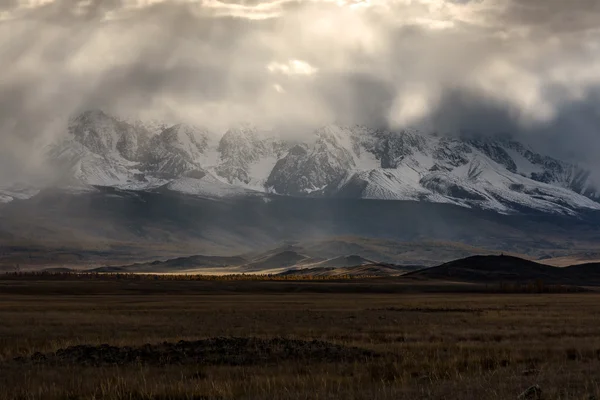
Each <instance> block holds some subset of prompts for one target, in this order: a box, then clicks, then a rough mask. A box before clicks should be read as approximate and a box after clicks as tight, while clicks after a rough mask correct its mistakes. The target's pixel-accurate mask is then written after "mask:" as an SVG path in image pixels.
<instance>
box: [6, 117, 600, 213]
mask: <svg viewBox="0 0 600 400" xmlns="http://www.w3.org/2000/svg"><path fill="white" fill-rule="evenodd" d="M156 126H158V125H156V124H154V125H152V127H148V128H147V127H145V126H144V124H143V123H135V124H132V123H129V122H125V121H122V120H119V119H117V118H115V117H113V116H110V115H108V114H106V113H104V112H102V111H97V110H94V111H88V112H84V113H82V114H81V115H78V116H77V117H75V118H73V119H72V120H71V121H70V123H69V129H68V131H69V132H68V135H66V137H64V138H62V139H61V140H59V141H57V142H56V143H54V144H52V145H50V146H49V147H48V148H47V151H46V154H47V156H48V161H49V162H50V163H52V164H53V165H54V166H59V167H60V171H61V174H62V177H63V178H64V179H63V181H65V182H68V183H69V184H76V185H83V186H86V185H93V186H108V187H115V188H120V189H127V190H157V189H159V188H164V189H166V190H173V191H179V192H184V193H187V194H192V195H194V194H195V195H199V196H206V197H224V196H239V195H249V194H253V195H262V196H267V195H270V194H276V195H286V196H312V197H318V196H320V197H336V198H365V199H388V200H413V201H428V202H436V203H450V204H456V205H460V206H465V207H475V208H482V209H491V210H495V211H498V212H501V213H511V212H518V211H523V210H534V211H541V212H548V213H560V214H576V213H577V212H578V210H581V209H600V203H598V200H599V199H600V192H599V191H598V189H597V188H596V186H595V185H594V184H593V182H592V180H591V179H590V171H588V170H587V169H585V168H583V167H580V166H577V165H574V164H572V163H568V162H564V161H561V160H557V159H555V158H552V157H549V156H546V155H542V154H539V153H537V152H535V150H533V149H531V148H529V147H527V146H525V145H523V144H522V143H519V142H517V141H514V140H512V139H510V138H507V137H497V136H494V137H491V136H482V137H453V136H448V135H437V134H434V133H425V132H419V131H417V130H400V131H386V130H378V129H371V128H368V127H361V126H353V127H345V126H337V125H329V126H324V127H321V128H318V129H316V130H315V131H312V132H307V133H306V135H303V136H302V138H301V139H296V140H286V139H283V138H284V137H285V135H280V134H278V133H277V132H269V131H262V130H260V129H259V128H256V127H253V126H250V125H245V126H241V127H237V128H233V129H230V130H228V131H227V132H225V133H224V134H223V135H217V134H215V133H213V132H210V131H209V130H207V129H205V128H201V127H195V126H189V125H185V124H177V125H164V126H161V127H159V128H156ZM3 199H8V196H5V197H3ZM7 201H8V200H7Z"/></svg>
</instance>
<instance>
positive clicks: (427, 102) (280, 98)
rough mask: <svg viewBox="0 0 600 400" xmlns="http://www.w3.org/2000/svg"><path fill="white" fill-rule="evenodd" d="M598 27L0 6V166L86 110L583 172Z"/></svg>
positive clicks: (522, 16) (92, 4)
mask: <svg viewBox="0 0 600 400" xmlns="http://www.w3.org/2000/svg"><path fill="white" fill-rule="evenodd" d="M599 21H600V2H598V1H597V0H570V1H565V0H387V1H385V0H363V1H360V0H337V1H334V0H221V1H219V0H182V1H177V0H82V1H79V0H0V69H1V71H2V74H1V75H0V148H1V150H0V160H2V161H0V167H1V169H2V170H3V171H5V172H4V173H5V174H6V173H7V172H6V171H12V170H13V169H14V165H19V163H23V160H24V159H25V158H27V156H26V154H27V153H28V149H30V148H31V147H32V144H31V143H32V141H33V140H34V139H36V138H40V137H48V136H53V135H57V134H59V133H60V132H63V131H64V123H65V121H66V119H67V118H68V116H69V115H72V114H73V113H76V112H78V111H79V110H83V109H88V108H92V107H99V108H103V109H105V110H106V111H111V112H118V113H121V114H126V115H136V116H139V117H141V118H167V119H177V120H185V121H189V122H194V123H201V124H204V125H207V126H210V127H213V128H217V129H220V128H223V127H226V126H228V125H231V124H236V123H239V122H240V121H250V122H254V123H258V124H268V125H275V126H278V125H281V124H285V125H286V126H293V125H314V124H321V123H328V122H332V121H340V122H344V123H355V122H356V123H365V124H371V125H379V126H392V127H402V126H426V127H428V128H429V129H436V130H440V131H448V132H456V131H461V130H474V131H477V132H481V133H495V132H499V131H503V132H511V133H513V134H515V135H522V136H523V137H526V138H527V140H533V141H537V142H539V144H540V145H541V146H546V147H549V149H550V151H554V152H559V153H562V154H564V155H565V156H566V157H567V156H568V157H572V158H575V159H581V160H585V161H586V162H593V161H594V160H595V159H596V158H597V157H596V154H598V151H600V108H599V106H600V23H599ZM30 161H31V160H30ZM11 166H12V167H11ZM32 168H33V167H32Z"/></svg>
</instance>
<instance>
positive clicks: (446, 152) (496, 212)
mask: <svg viewBox="0 0 600 400" xmlns="http://www.w3.org/2000/svg"><path fill="white" fill-rule="evenodd" d="M43 154H45V161H46V163H47V165H48V170H50V171H52V172H54V173H55V174H53V176H56V179H54V180H52V181H48V182H46V184H45V185H37V186H36V185H31V184H25V183H18V184H12V185H10V186H4V187H1V188H0V256H2V257H1V258H2V260H5V261H2V264H4V265H7V266H8V267H10V268H12V267H13V266H14V265H16V264H19V265H32V266H35V265H63V264H65V262H66V264H69V265H75V264H81V263H83V264H86V263H87V265H89V266H90V267H91V266H98V265H99V264H100V265H125V264H126V263H131V262H146V261H148V260H156V259H176V258H178V257H184V256H189V255H190V254H192V255H193V254H205V255H207V256H226V257H229V256H234V255H239V254H245V253H248V252H252V251H255V250H261V251H265V250H267V249H272V248H275V247H277V246H280V245H281V243H282V242H284V241H296V242H302V243H307V242H314V243H328V245H327V246H325V245H321V244H319V245H314V246H317V247H320V248H322V249H325V248H327V251H323V252H321V251H317V252H314V253H311V252H308V253H306V252H301V254H310V257H311V258H323V259H324V260H331V259H336V258H338V257H346V256H349V255H357V256H360V257H364V258H365V259H369V260H377V261H378V262H384V263H389V264H402V265H426V266H430V265H436V264H438V263H440V262H443V261H447V260H450V259H453V258H457V257H461V256H468V255H472V254H489V253H493V252H496V251H505V252H510V253H512V254H520V255H526V256H527V257H530V258H533V259H537V258H541V257H544V258H553V257H567V258H569V257H574V256H577V255H578V254H579V255H581V254H596V253H597V252H598V245H597V243H599V242H600V233H599V232H600V231H599V230H598V226H599V225H600V212H598V211H599V210H600V202H599V201H600V197H599V196H600V194H599V192H598V190H597V188H596V186H595V185H594V181H593V179H592V176H591V172H590V170H589V169H586V168H585V167H583V166H578V165H575V164H573V163H569V162H566V161H561V160H558V159H556V158H552V157H550V156H547V155H542V154H540V153H539V152H536V151H535V150H534V149H532V148H531V147H528V146H526V145H524V144H522V143H519V142H517V141H515V140H512V139H510V138H508V137H506V136H479V137H476V136H473V135H471V136H450V135H441V134H436V133H426V132H419V131H416V130H415V131H411V130H401V131H390V130H381V129H372V128H368V127H361V126H352V127H348V126H338V125H328V126H324V127H320V128H317V129H314V130H307V131H306V132H305V133H304V134H296V135H294V136H293V137H290V136H289V135H286V134H285V133H282V132H275V131H272V130H266V129H261V128H258V127H255V126H251V125H243V126H238V127H236V128H232V129H229V130H226V131H225V132H223V133H216V132H211V131H210V130H208V129H205V128H201V127H195V126H190V125H186V124H166V123H155V122H152V123H144V122H140V121H127V120H122V119H118V118H116V117H114V116H111V115H108V114H106V113H104V112H102V111H98V110H94V111H87V112H84V113H82V114H80V115H78V116H76V117H74V118H72V119H71V120H70V121H69V124H68V131H67V132H65V135H64V136H62V137H60V138H58V139H57V140H55V141H54V142H52V143H50V144H48V145H46V146H45V147H44V148H43ZM348 237H353V238H360V239H357V240H350V241H348V240H347V239H340V238H348ZM366 243H368V245H367V244H366ZM465 245H466V246H467V248H468V250H464V249H463V248H462V247H460V246H465ZM469 246H470V247H469ZM310 248H313V245H311V247H310ZM383 249H385V250H383ZM61 260H66V261H65V262H62V261H61ZM248 260H252V262H248V263H247V264H252V263H254V262H258V264H256V265H247V267H248V269H249V270H252V271H258V270H263V269H269V268H272V267H273V268H274V265H271V264H273V263H274V264H278V263H277V262H275V261H277V260H275V261H273V263H271V264H269V265H267V266H265V265H263V264H264V263H263V264H261V263H260V262H259V261H260V260H256V259H255V257H252V258H249V259H248ZM271 261H272V260H271ZM313 261H314V260H313ZM313 261H311V262H313ZM293 262H294V263H302V262H303V261H302V260H293ZM316 262H317V261H314V262H313V264H314V263H316ZM279 264H281V263H279ZM244 265H245V264H244ZM321 267H323V268H333V267H332V266H329V265H323V266H321Z"/></svg>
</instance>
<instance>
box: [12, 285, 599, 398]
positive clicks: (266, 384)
mask: <svg viewBox="0 0 600 400" xmlns="http://www.w3.org/2000/svg"><path fill="white" fill-rule="evenodd" d="M88 283H89V282H80V281H65V282H52V285H54V286H52V285H50V286H48V285H49V283H45V282H33V281H10V282H6V281H5V282H2V285H0V399H1V400H8V399H32V400H33V399H50V400H52V399H140V400H141V399H155V400H157V399H374V400H377V399H516V397H517V395H518V394H519V393H521V392H522V391H523V390H524V389H526V388H527V387H529V386H531V385H533V384H539V385H540V386H541V388H542V390H543V396H544V397H543V398H544V399H581V400H583V399H585V400H588V399H590V396H596V397H597V398H600V323H599V316H600V295H598V294H594V293H586V294H554V295H546V294H545V295H515V294H512V295H492V294H425V293H421V294H407V293H400V294H393V293H334V292H332V293H281V291H280V292H279V293H274V294H265V293H260V292H256V293H238V294H236V293H232V291H234V289H235V288H232V287H231V286H235V285H241V284H242V283H237V282H222V283H221V290H215V288H214V287H211V290H210V291H207V290H198V288H199V287H200V286H195V285H196V284H198V283H197V282H181V283H179V284H178V286H176V287H175V286H173V287H170V286H168V285H167V288H171V289H177V290H164V291H159V290H158V289H157V287H158V286H155V285H160V284H166V283H167V282H158V283H154V282H150V281H149V282H114V281H113V282H111V281H107V282H98V283H96V284H95V286H94V287H93V288H91V287H89V286H85V285H86V284H88ZM268 284H272V285H277V284H278V283H277V282H272V283H268ZM322 284H323V285H339V284H338V283H326V282H324V283H322ZM44 285H46V286H44ZM144 285H146V286H144ZM180 285H189V287H188V290H187V291H184V290H181V289H182V286H180ZM364 285H366V286H368V285H370V283H368V282H366V283H364ZM286 287H287V286H286ZM92 289H93V290H92ZM75 293H78V294H75ZM87 293H91V294H87ZM144 293H148V294H144ZM182 293H184V294H182ZM212 337H257V338H265V339H270V338H275V337H283V338H290V339H305V340H313V339H318V340H323V341H327V342H331V343H335V344H340V345H344V346H356V347H359V348H363V349H368V350H372V351H374V352H376V353H378V354H380V356H379V357H373V358H367V359H365V360H363V361H353V362H342V363H332V362H324V361H323V362H319V361H314V360H313V361H307V360H301V359H293V358H292V357H291V358H290V359H287V360H282V361H281V362H277V363H260V362H257V363H255V364H254V365H243V366H232V365H203V364H198V365H163V366H149V365H142V364H134V365H120V366H101V367H94V366H84V365H78V364H73V365H47V364H43V363H39V364H38V363H33V362H15V361H13V359H14V358H15V357H20V356H30V355H32V354H33V353H35V352H42V353H46V352H52V351H56V350H58V349H60V348H65V347H68V346H71V345H76V344H102V343H109V344H111V345H116V346H138V345H143V344H145V343H161V342H163V341H168V342H177V341H179V340H198V339H203V338H212Z"/></svg>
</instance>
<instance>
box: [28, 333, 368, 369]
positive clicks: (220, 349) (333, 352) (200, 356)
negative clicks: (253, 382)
mask: <svg viewBox="0 0 600 400" xmlns="http://www.w3.org/2000/svg"><path fill="white" fill-rule="evenodd" d="M376 356H377V354H376V353H375V352H372V351H370V350H365V349H360V348H357V347H346V346H341V345H337V344H333V343H329V342H323V341H318V340H313V341H304V340H291V339H283V338H275V339H258V338H213V339H205V340H198V341H190V342H188V341H183V340H182V341H179V342H177V343H168V342H164V343H161V344H154V345H152V344H145V345H143V346H140V347H117V346H110V345H108V344H102V345H100V346H91V345H79V346H71V347H67V348H66V349H60V350H57V351H56V352H54V353H47V354H42V353H35V354H34V355H32V356H31V357H26V358H18V359H16V361H20V362H33V363H37V364H52V365H58V364H67V365H70V364H76V365H90V366H102V365H126V364H149V365H159V366H161V365H174V364H175V365H176V364H204V365H258V364H270V363H277V362H281V361H286V360H294V361H305V362H311V361H312V362H344V361H360V360H365V359H368V358H373V357H376Z"/></svg>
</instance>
